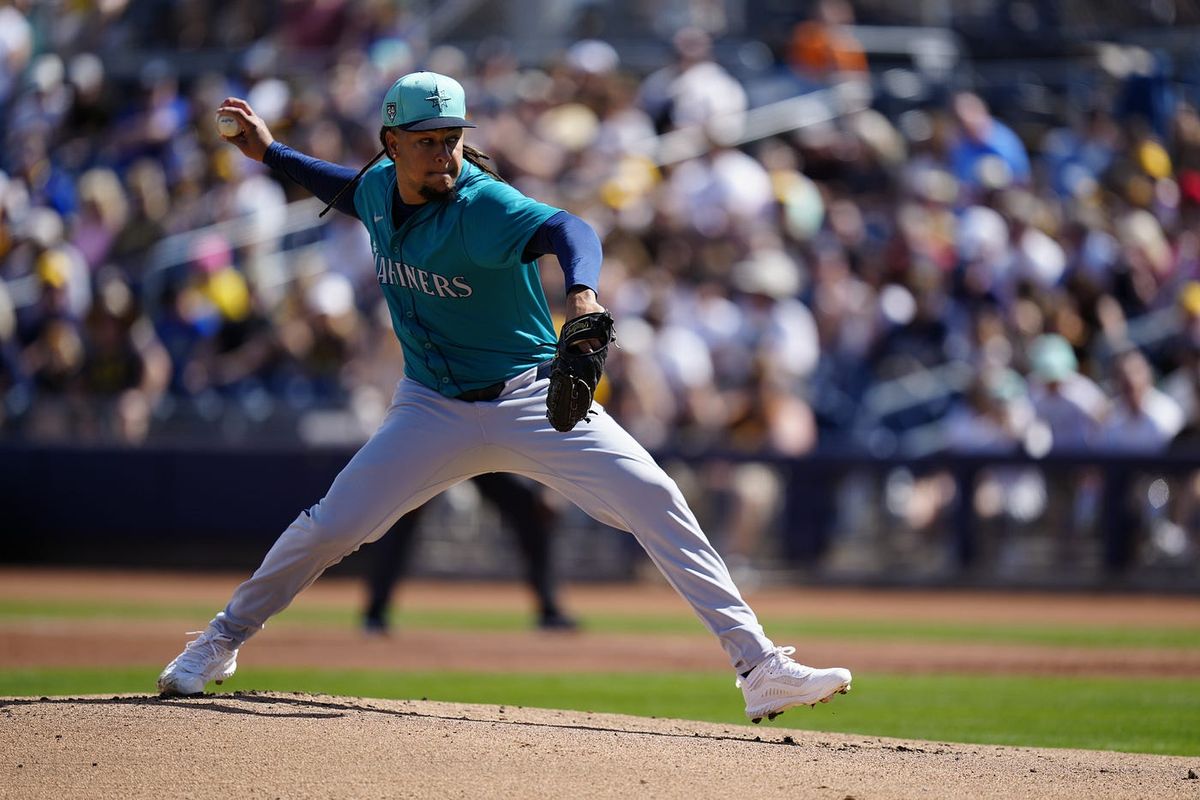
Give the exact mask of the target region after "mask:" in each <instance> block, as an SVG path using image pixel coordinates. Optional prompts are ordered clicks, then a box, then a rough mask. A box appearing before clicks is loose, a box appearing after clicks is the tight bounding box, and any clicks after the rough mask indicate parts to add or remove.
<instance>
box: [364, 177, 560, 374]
mask: <svg viewBox="0 0 1200 800" xmlns="http://www.w3.org/2000/svg"><path fill="white" fill-rule="evenodd" d="M456 186H457V188H458V192H457V194H456V195H455V197H454V198H453V199H452V200H447V201H431V202H429V203H426V204H425V205H423V206H421V207H420V208H419V209H418V210H417V211H416V213H414V214H413V215H412V216H411V217H409V219H408V220H406V221H405V222H404V224H403V225H401V226H400V228H399V229H398V230H397V229H396V228H395V227H394V226H393V224H392V219H393V217H392V204H393V203H395V202H399V197H398V195H397V193H396V170H395V167H394V165H393V164H392V162H391V161H389V160H387V159H385V160H383V161H382V162H380V163H379V164H378V165H376V166H374V167H372V168H371V169H370V170H368V171H367V173H366V174H365V175H363V177H362V178H361V179H360V180H359V182H358V186H357V188H356V189H355V192H354V207H355V209H356V210H357V211H358V217H359V219H361V220H362V222H363V224H364V225H365V226H366V227H367V231H368V232H369V233H370V235H371V250H372V252H373V254H374V258H375V274H376V276H377V277H378V278H379V284H380V286H381V287H382V289H383V295H384V297H385V298H387V304H388V309H389V311H390V312H391V316H392V328H393V329H394V330H395V332H396V336H397V338H399V339H400V344H401V346H402V348H403V350H404V374H405V377H407V378H410V379H412V380H414V381H417V382H418V383H421V384H423V385H424V386H427V387H429V388H430V389H433V390H434V391H436V392H439V393H441V394H443V395H446V396H448V397H454V396H456V395H459V394H462V393H463V392H465V391H468V390H470V389H478V388H481V387H484V386H490V385H492V384H494V383H498V382H500V381H507V380H509V379H511V378H513V377H515V376H517V375H519V374H520V373H522V372H524V371H525V370H527V369H529V368H531V367H534V366H537V365H538V364H540V363H541V362H543V361H545V360H547V359H549V358H550V357H551V356H553V355H554V344H555V341H556V340H557V337H556V336H555V333H554V324H553V322H552V320H551V318H550V306H549V304H548V303H547V302H546V294H545V292H544V291H543V289H542V281H541V274H540V272H539V270H538V266H537V262H536V261H524V260H522V253H523V251H524V249H525V245H526V244H527V243H528V242H529V239H530V237H531V236H532V235H533V234H534V232H535V231H536V230H537V229H538V228H539V227H541V225H542V223H544V222H545V221H546V220H548V219H549V218H550V217H552V216H554V215H555V214H557V213H558V212H559V210H560V209H557V208H554V207H553V206H548V205H546V204H545V203H539V202H537V201H536V200H532V199H530V198H528V197H526V196H525V195H523V194H521V193H520V192H519V191H517V190H516V189H514V188H513V187H512V186H509V185H508V184H506V183H503V182H501V181H497V180H495V179H493V178H492V177H490V176H489V175H487V174H486V173H484V172H483V171H482V170H480V169H479V168H478V167H476V166H474V165H473V164H471V163H470V162H467V161H464V162H463V167H462V172H461V173H460V174H459V177H458V181H457V183H456Z"/></svg>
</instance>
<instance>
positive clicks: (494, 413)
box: [213, 369, 774, 673]
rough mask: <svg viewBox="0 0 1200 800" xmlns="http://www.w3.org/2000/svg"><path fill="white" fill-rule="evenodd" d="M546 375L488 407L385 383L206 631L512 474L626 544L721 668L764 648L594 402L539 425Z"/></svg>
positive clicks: (242, 623) (656, 471)
mask: <svg viewBox="0 0 1200 800" xmlns="http://www.w3.org/2000/svg"><path fill="white" fill-rule="evenodd" d="M548 386H549V380H548V379H546V378H540V379H539V378H538V377H537V375H536V370H532V369H531V370H529V371H528V372H525V373H522V374H521V375H519V376H517V377H516V378H514V379H513V380H512V381H509V383H508V385H507V386H505V388H504V391H503V392H502V393H501V395H500V396H499V397H498V398H497V399H496V400H494V401H491V402H477V403H467V402H463V401H461V400H455V399H452V398H448V397H444V396H442V395H440V394H438V393H437V392H434V391H432V390H431V389H427V388H426V387H424V386H422V385H420V384H418V383H416V382H415V381H411V380H401V381H400V382H399V384H398V385H397V387H396V393H395V396H394V397H393V400H392V405H391V408H389V409H388V412H387V415H386V417H385V418H384V421H383V423H382V424H381V425H380V427H379V429H378V430H377V431H376V432H375V433H374V435H372V436H371V438H370V439H369V440H368V441H367V442H366V444H364V445H363V447H362V449H361V450H359V451H358V453H356V454H355V455H354V457H353V458H352V459H351V460H350V462H349V463H348V464H347V465H346V467H345V468H344V469H343V470H342V471H341V472H340V473H339V474H338V476H337V478H335V479H334V481H333V485H332V486H330V488H329V491H328V493H327V494H326V495H325V497H324V498H323V499H322V500H321V501H320V502H318V503H317V504H316V505H314V506H312V507H311V508H309V509H307V510H306V511H304V512H303V513H301V514H300V516H299V517H297V518H296V520H295V522H293V523H292V524H291V525H290V526H288V529H287V530H286V531H284V533H283V535H282V536H280V537H279V539H278V541H276V542H275V544H274V546H272V547H271V549H270V551H269V552H268V553H267V555H266V557H265V558H264V559H263V563H262V566H260V567H259V568H258V570H257V571H256V572H255V573H254V575H253V576H252V577H251V578H250V579H249V580H247V581H246V582H245V583H243V584H242V585H241V586H239V587H238V588H237V589H236V590H235V591H234V594H233V597H232V599H231V600H230V601H229V605H228V606H226V608H225V610H224V611H223V612H221V613H220V614H218V615H217V616H216V618H215V619H214V620H213V623H214V624H215V625H216V626H217V627H218V628H219V629H221V630H222V631H223V632H224V633H226V634H227V635H229V636H231V637H233V639H234V640H235V641H237V642H238V643H241V642H243V641H245V640H246V639H247V638H249V637H250V636H252V635H253V634H254V633H256V632H257V631H258V630H260V629H261V628H262V626H263V625H264V624H265V623H266V621H267V620H268V619H269V618H270V617H271V616H273V615H275V614H277V613H279V612H280V611H282V610H283V609H284V608H286V607H287V606H288V604H289V603H291V601H292V599H293V598H294V597H295V596H296V595H297V594H299V593H300V592H301V591H302V590H303V589H305V588H306V587H307V586H308V585H309V584H311V583H312V582H313V581H315V580H316V579H317V577H318V576H319V575H320V574H321V573H322V572H324V571H325V570H326V569H327V568H329V567H330V566H332V565H334V564H336V563H338V562H339V561H341V560H342V559H343V558H345V557H346V556H347V555H349V554H350V553H353V552H354V551H355V550H357V549H358V548H359V547H360V546H362V545H363V544H365V543H368V542H373V541H375V540H376V539H378V538H379V537H381V536H383V534H384V533H386V532H387V531H388V529H389V528H391V526H392V524H393V523H394V522H395V521H396V520H397V519H399V518H400V517H401V516H402V515H404V514H406V513H408V512H409V511H411V510H412V509H414V508H416V507H418V506H420V505H421V504H422V503H425V502H427V501H428V500H430V499H431V498H433V497H434V496H436V495H437V494H439V493H441V492H442V491H444V490H446V489H447V488H449V487H451V486H453V485H454V484H456V483H459V482H461V481H464V480H466V479H468V478H471V477H473V476H475V475H479V474H481V473H485V472H513V473H517V474H520V475H525V476H527V477H529V478H532V479H533V480H536V481H539V482H541V483H543V484H545V485H546V486H549V487H551V488H553V489H556V490H558V491H559V492H561V493H562V494H564V495H565V496H566V497H567V498H568V499H570V500H571V501H572V502H574V503H575V504H577V505H578V506H579V507H580V508H581V509H583V510H584V511H585V512H586V513H587V514H589V515H590V516H592V517H594V518H595V519H597V520H599V521H601V522H603V523H606V524H608V525H611V526H613V527H615V528H618V529H620V530H624V531H628V532H630V533H632V534H633V535H634V536H636V537H637V539H638V542H639V543H640V544H641V545H642V547H643V548H644V549H645V551H646V553H647V554H648V555H649V556H650V559H651V560H652V561H653V562H654V563H655V565H656V566H657V567H658V568H659V569H660V570H661V571H662V573H663V575H664V576H666V579H667V580H668V581H669V582H670V584H671V585H672V586H673V587H675V589H676V590H677V591H678V592H679V594H680V595H682V596H683V598H684V600H686V601H687V602H688V603H689V604H690V605H691V606H692V609H693V610H694V611H695V612H696V614H697V616H699V617H700V619H701V621H702V622H703V623H704V625H705V626H706V627H707V628H708V629H709V630H710V631H712V632H713V633H714V634H715V635H716V636H717V638H718V639H720V641H721V645H722V647H724V648H725V652H726V653H727V654H728V656H729V659H730V661H731V662H732V664H733V668H734V669H735V670H737V671H738V672H739V673H740V672H745V671H746V670H748V669H750V668H752V667H753V666H755V665H756V664H758V662H760V661H762V660H763V658H765V657H766V656H767V655H768V654H769V653H771V652H772V650H773V648H774V645H773V644H772V642H771V640H769V639H768V638H767V637H766V635H765V634H764V633H763V629H762V626H761V625H760V624H759V622H758V619H757V617H756V616H755V614H754V611H753V610H752V609H751V608H750V607H749V606H748V605H747V604H746V602H745V601H744V600H743V599H742V597H741V595H740V593H739V592H738V589H737V587H736V586H735V585H734V583H733V581H732V579H731V578H730V577H729V571H728V569H726V567H725V563H724V562H723V561H722V560H721V557H720V556H719V555H718V554H717V552H716V550H714V549H713V547H712V545H711V544H710V543H709V541H708V538H707V537H706V536H705V535H704V532H703V531H701V530H700V526H699V524H698V523H697V522H696V519H695V516H694V515H693V514H692V512H691V510H690V509H689V508H688V505H687V502H686V501H685V500H684V498H683V495H682V494H681V493H680V491H679V488H678V487H677V486H676V485H675V482H674V481H673V480H671V478H670V477H669V476H668V475H667V474H666V473H665V472H664V471H663V470H662V468H660V467H659V466H658V465H657V464H656V463H655V462H654V460H653V459H652V458H651V457H650V454H649V453H647V452H646V450H645V449H644V448H643V447H642V446H641V445H640V444H638V443H637V442H636V441H635V440H634V439H633V437H631V436H630V435H629V434H628V433H627V432H626V431H625V430H624V429H623V428H622V427H621V426H620V425H618V424H617V422H616V421H615V420H613V419H612V417H610V416H609V415H608V414H607V413H606V412H604V411H603V410H602V409H601V408H600V407H599V406H594V410H595V411H596V412H597V413H596V414H595V415H593V416H592V417H591V418H590V419H589V420H587V421H584V422H581V423H579V424H578V425H577V426H576V427H575V429H574V430H573V431H571V432H569V433H560V432H559V431H556V430H554V429H553V428H552V427H551V426H550V423H549V422H547V420H546V390H547V387H548Z"/></svg>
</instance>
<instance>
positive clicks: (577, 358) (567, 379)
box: [546, 311, 617, 433]
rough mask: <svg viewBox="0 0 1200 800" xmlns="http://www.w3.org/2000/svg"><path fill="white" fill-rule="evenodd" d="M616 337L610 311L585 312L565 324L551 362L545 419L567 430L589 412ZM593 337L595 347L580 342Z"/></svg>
mask: <svg viewBox="0 0 1200 800" xmlns="http://www.w3.org/2000/svg"><path fill="white" fill-rule="evenodd" d="M616 338H617V335H616V333H614V332H613V318H612V315H611V314H609V313H608V312H607V311H598V312H594V313H591V314H583V315H582V316H578V317H576V318H575V319H572V320H568V321H567V322H566V323H564V324H563V327H562V332H561V333H560V334H559V336H558V346H557V348H556V350H555V354H554V360H553V361H551V362H550V391H549V393H548V394H547V395H546V419H548V420H550V424H551V425H553V426H554V428H555V430H559V431H562V432H564V433H566V432H567V431H569V430H571V429H572V428H574V427H575V425H576V423H578V422H579V421H580V420H581V419H584V418H585V417H587V415H588V411H590V410H591V408H592V397H593V396H594V395H595V394H596V385H597V384H599V383H600V378H601V376H602V375H603V374H604V360H605V359H606V358H608V345H609V344H610V343H611V342H612V341H613V340H615V339H616ZM589 339H594V340H596V342H599V344H596V343H595V342H593V343H592V351H591V352H590V353H589V352H584V351H583V349H582V348H581V347H580V343H581V342H586V341H587V340H589Z"/></svg>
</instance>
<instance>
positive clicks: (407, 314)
mask: <svg viewBox="0 0 1200 800" xmlns="http://www.w3.org/2000/svg"><path fill="white" fill-rule="evenodd" d="M412 315H413V312H411V311H409V312H406V313H405V314H404V316H406V317H408V318H409V319H412Z"/></svg>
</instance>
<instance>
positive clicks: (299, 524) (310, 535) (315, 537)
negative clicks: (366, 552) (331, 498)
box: [287, 503, 372, 555]
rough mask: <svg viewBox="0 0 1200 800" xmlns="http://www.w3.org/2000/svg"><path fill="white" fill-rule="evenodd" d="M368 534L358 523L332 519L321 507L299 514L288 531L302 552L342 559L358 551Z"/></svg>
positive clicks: (318, 504)
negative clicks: (332, 554)
mask: <svg viewBox="0 0 1200 800" xmlns="http://www.w3.org/2000/svg"><path fill="white" fill-rule="evenodd" d="M371 533H372V531H371V530H366V529H364V527H363V525H362V523H361V521H359V520H355V519H336V518H332V517H331V515H330V514H329V513H328V511H327V510H326V509H323V508H322V506H321V504H320V503H317V504H316V505H313V506H311V507H309V508H306V509H305V510H304V511H301V512H300V515H299V516H298V517H296V519H295V521H294V522H292V524H291V525H290V526H289V527H288V531H287V535H288V536H289V537H290V538H292V539H293V541H294V542H296V543H297V544H301V545H302V546H303V547H305V548H308V549H310V550H316V551H322V552H336V553H340V554H342V555H345V554H348V553H351V552H353V551H354V550H357V549H358V548H359V546H360V545H361V544H362V543H363V542H364V541H365V540H366V539H367V538H368V537H369V535H370V534H371Z"/></svg>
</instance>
